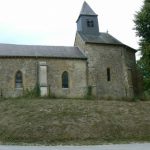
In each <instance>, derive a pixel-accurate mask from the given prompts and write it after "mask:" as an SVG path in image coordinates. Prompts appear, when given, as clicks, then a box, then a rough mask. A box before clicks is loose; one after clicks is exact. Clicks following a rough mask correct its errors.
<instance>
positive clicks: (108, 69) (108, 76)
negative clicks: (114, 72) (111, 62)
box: [107, 68, 111, 81]
mask: <svg viewBox="0 0 150 150" xmlns="http://www.w3.org/2000/svg"><path fill="white" fill-rule="evenodd" d="M110 80H111V76H110V68H107V81H110Z"/></svg>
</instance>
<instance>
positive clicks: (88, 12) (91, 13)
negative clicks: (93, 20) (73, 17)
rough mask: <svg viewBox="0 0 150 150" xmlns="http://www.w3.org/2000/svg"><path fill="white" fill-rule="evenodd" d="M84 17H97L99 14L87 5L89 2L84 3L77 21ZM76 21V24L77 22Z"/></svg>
mask: <svg viewBox="0 0 150 150" xmlns="http://www.w3.org/2000/svg"><path fill="white" fill-rule="evenodd" d="M82 15H86V16H87V15H88V16H97V14H96V13H95V12H94V11H93V9H92V8H91V7H90V6H89V5H88V4H87V2H84V3H83V5H82V8H81V11H80V14H79V17H78V19H77V21H78V20H79V18H80V16H82ZM77 21H76V22H77Z"/></svg>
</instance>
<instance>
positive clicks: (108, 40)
mask: <svg viewBox="0 0 150 150" xmlns="http://www.w3.org/2000/svg"><path fill="white" fill-rule="evenodd" d="M79 34H80V36H81V37H82V39H83V40H84V41H85V42H88V43H103V44H123V43H121V42H120V41H119V40H117V39H116V38H114V37H113V36H111V35H110V34H108V33H103V32H100V33H99V34H98V35H92V34H84V33H82V32H79Z"/></svg>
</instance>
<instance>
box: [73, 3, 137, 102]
mask: <svg viewBox="0 0 150 150" xmlns="http://www.w3.org/2000/svg"><path fill="white" fill-rule="evenodd" d="M89 21H91V22H90V23H91V24H90V25H89ZM92 23H93V24H92ZM74 45H75V46H77V47H79V48H80V50H81V51H82V52H83V53H84V54H85V55H86V57H87V58H88V60H87V78H88V81H87V83H88V87H90V88H91V89H92V95H93V96H95V97H97V98H101V99H102V98H104V99H107V98H108V99H111V98H112V99H121V98H133V97H134V96H135V94H136V90H137V89H136V63H135V52H136V50H134V49H132V48H130V47H129V46H126V45H125V44H123V43H121V42H120V41H118V40H117V39H115V38H114V37H113V36H111V35H110V34H108V33H103V32H99V27H98V19H97V15H96V13H95V12H94V11H93V10H92V9H91V8H90V6H89V5H88V4H87V3H86V2H84V4H83V7H82V9H81V12H80V15H79V17H78V19H77V33H76V38H75V43H74Z"/></svg>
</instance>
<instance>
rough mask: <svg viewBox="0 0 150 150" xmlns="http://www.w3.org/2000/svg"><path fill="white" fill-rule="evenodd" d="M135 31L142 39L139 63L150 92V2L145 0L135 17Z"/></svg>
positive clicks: (145, 86) (145, 85)
mask: <svg viewBox="0 0 150 150" xmlns="http://www.w3.org/2000/svg"><path fill="white" fill-rule="evenodd" d="M134 22H135V29H136V34H137V36H139V37H140V43H139V44H140V49H139V50H140V51H141V55H142V57H141V59H140V60H139V61H138V63H137V64H138V67H139V68H140V70H141V72H142V74H143V79H144V89H145V90H149V91H150V0H145V1H144V5H143V7H142V8H141V10H140V11H139V12H137V14H136V15H135V20H134Z"/></svg>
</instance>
